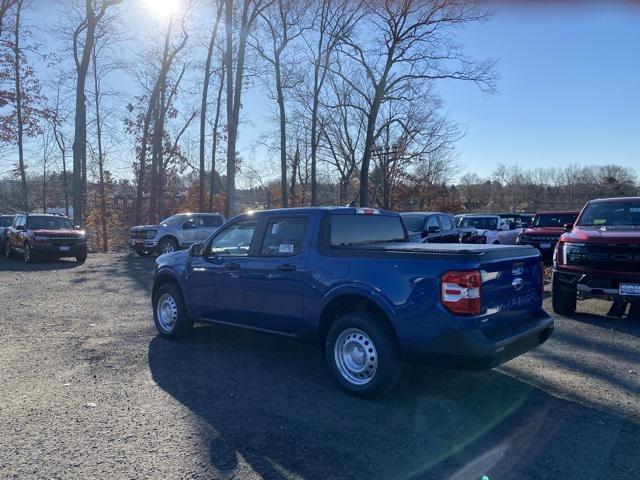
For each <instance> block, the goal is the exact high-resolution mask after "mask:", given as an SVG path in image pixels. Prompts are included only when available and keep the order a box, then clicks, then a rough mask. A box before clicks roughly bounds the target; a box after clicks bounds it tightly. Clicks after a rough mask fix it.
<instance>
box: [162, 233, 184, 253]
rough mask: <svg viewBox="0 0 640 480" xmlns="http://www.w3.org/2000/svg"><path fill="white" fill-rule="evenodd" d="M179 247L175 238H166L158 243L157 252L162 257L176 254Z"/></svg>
mask: <svg viewBox="0 0 640 480" xmlns="http://www.w3.org/2000/svg"><path fill="white" fill-rule="evenodd" d="M179 247H180V246H179V245H178V242H177V241H176V240H175V239H174V238H172V237H165V238H163V239H162V240H160V243H158V247H157V252H158V255H162V254H163V253H170V252H175V251H176V250H178V248H179Z"/></svg>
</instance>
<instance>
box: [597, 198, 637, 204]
mask: <svg viewBox="0 0 640 480" xmlns="http://www.w3.org/2000/svg"><path fill="white" fill-rule="evenodd" d="M621 200H623V201H624V200H635V201H639V202H640V197H609V198H594V199H593V200H589V201H588V202H587V203H596V202H597V203H606V202H616V201H618V202H619V201H621Z"/></svg>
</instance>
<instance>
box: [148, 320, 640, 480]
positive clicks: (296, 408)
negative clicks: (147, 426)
mask: <svg viewBox="0 0 640 480" xmlns="http://www.w3.org/2000/svg"><path fill="white" fill-rule="evenodd" d="M149 366H150V369H151V373H152V375H153V379H154V381H155V382H156V383H157V384H158V385H159V386H160V387H161V388H162V389H164V390H165V391H166V392H167V393H169V394H170V395H171V396H173V398H175V399H176V400H177V401H178V402H180V403H181V404H183V405H185V406H186V407H188V408H189V409H190V410H192V411H193V412H194V413H195V414H197V415H198V416H199V417H200V419H201V431H200V432H199V434H200V435H201V438H202V441H203V442H207V443H208V445H209V447H210V458H208V459H206V461H207V462H208V463H209V464H210V466H211V467H212V468H213V469H214V470H217V471H218V472H221V473H231V472H232V471H233V470H234V469H235V468H236V467H238V466H239V465H240V464H243V463H246V464H248V466H249V467H250V468H251V469H253V470H254V471H256V472H257V473H258V474H259V475H262V476H263V477H265V478H305V479H313V478H323V479H328V478H335V479H343V478H380V479H408V478H425V479H434V478H436V479H440V478H450V479H456V480H460V479H481V478H482V477H483V475H488V476H489V478H492V479H494V478H496V479H507V478H508V479H523V478H531V479H533V478H535V479H584V478H590V479H593V478H621V479H626V478H629V479H634V480H635V479H637V473H638V471H640V453H639V452H640V425H639V424H638V423H636V422H634V421H632V420H630V419H625V418H622V417H618V416H615V415H611V414H608V413H604V412H601V411H598V410H595V409H593V408H590V407H586V406H583V405H581V404H578V403H574V402H569V401H565V400H562V399H559V398H556V397H553V396H551V395H550V394H548V393H546V392H544V391H542V390H540V389H538V388H536V387H535V386H532V385H530V384H528V383H525V382H523V381H520V380H517V379H515V378H512V377H510V376H508V375H505V374H502V373H499V372H496V371H489V372H479V373H468V372H467V373H463V372H449V371H444V370H436V369H425V368H417V367H407V368H406V370H405V373H404V375H403V378H402V380H401V382H400V384H399V385H398V388H397V389H396V390H394V391H393V392H392V393H391V394H390V395H388V396H386V397H383V398H381V399H378V400H360V399H356V398H352V397H350V396H348V395H346V394H344V393H343V392H341V391H340V390H338V388H337V387H336V386H335V385H334V383H333V381H332V380H331V379H330V378H329V375H328V373H327V372H326V369H325V367H324V363H323V360H322V356H321V354H320V351H319V350H318V349H317V348H315V347H313V346H309V345H305V344H301V343H298V342H295V341H291V340H288V339H285V338H280V337H275V336H271V335H266V334H261V333H255V332H249V331H244V330H240V331H239V330H237V329H231V328H228V327H219V326H212V327H209V326H207V327H199V328H196V329H195V332H194V335H193V336H191V337H189V338H188V339H185V340H183V341H180V342H169V341H167V340H165V339H163V338H161V337H156V338H154V339H153V340H152V341H151V343H150V345H149Z"/></svg>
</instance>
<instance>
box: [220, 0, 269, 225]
mask: <svg viewBox="0 0 640 480" xmlns="http://www.w3.org/2000/svg"><path fill="white" fill-rule="evenodd" d="M271 1H272V0H241V1H239V2H234V1H233V0H225V37H226V50H225V69H226V74H227V81H226V88H227V191H226V194H227V196H226V202H225V214H226V215H227V216H229V215H231V214H232V213H233V209H234V199H235V189H236V145H237V141H238V124H239V122H240V107H241V101H242V87H243V83H244V74H245V60H246V53H247V41H248V37H249V33H250V31H251V29H252V28H253V26H254V24H255V21H256V19H257V18H258V16H259V15H260V13H261V12H262V10H263V9H264V8H266V7H267V6H268V5H269V3H270V2H271ZM234 3H237V4H238V8H237V9H236V8H235V5H234ZM236 33H237V38H236V35H235V34H236Z"/></svg>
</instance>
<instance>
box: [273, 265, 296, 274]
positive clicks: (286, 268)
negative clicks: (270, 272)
mask: <svg viewBox="0 0 640 480" xmlns="http://www.w3.org/2000/svg"><path fill="white" fill-rule="evenodd" d="M277 269H278V270H280V271H281V272H293V271H295V269H296V266H295V265H291V264H289V263H285V264H283V265H278V266H277Z"/></svg>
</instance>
